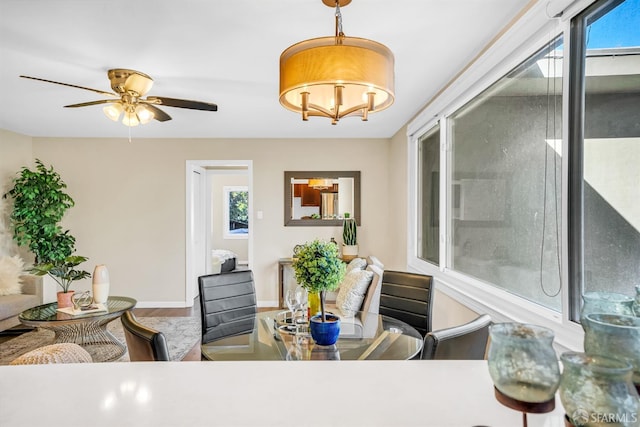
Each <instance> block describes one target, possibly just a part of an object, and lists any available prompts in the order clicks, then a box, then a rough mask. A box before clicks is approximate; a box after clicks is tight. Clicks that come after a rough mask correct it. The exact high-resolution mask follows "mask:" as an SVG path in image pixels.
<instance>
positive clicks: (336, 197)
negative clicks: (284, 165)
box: [291, 177, 354, 219]
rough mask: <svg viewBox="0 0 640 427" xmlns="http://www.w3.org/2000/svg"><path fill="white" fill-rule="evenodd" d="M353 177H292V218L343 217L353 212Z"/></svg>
mask: <svg viewBox="0 0 640 427" xmlns="http://www.w3.org/2000/svg"><path fill="white" fill-rule="evenodd" d="M353 182H354V180H353V178H323V177H318V178H309V179H306V178H292V179H291V187H292V191H291V194H292V198H293V200H292V204H291V218H292V219H342V218H344V213H345V212H347V213H353Z"/></svg>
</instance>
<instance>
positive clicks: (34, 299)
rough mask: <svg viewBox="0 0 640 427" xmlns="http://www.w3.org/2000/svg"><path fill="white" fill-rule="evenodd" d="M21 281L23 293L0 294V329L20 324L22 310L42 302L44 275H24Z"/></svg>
mask: <svg viewBox="0 0 640 427" xmlns="http://www.w3.org/2000/svg"><path fill="white" fill-rule="evenodd" d="M21 281H22V293H21V294H17V295H1V296H0V331H4V330H6V329H9V328H12V327H14V326H17V325H19V324H20V321H19V320H18V315H19V314H20V313H21V312H23V311H24V310H26V309H28V308H32V307H35V306H37V305H40V304H42V277H39V276H33V275H23V276H21Z"/></svg>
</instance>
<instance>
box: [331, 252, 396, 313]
mask: <svg viewBox="0 0 640 427" xmlns="http://www.w3.org/2000/svg"><path fill="white" fill-rule="evenodd" d="M366 261H367V267H366V270H368V271H371V272H372V273H373V278H372V279H371V284H370V285H369V287H368V289H367V293H366V294H365V297H364V301H362V305H361V306H360V311H361V312H365V313H372V314H378V310H379V308H380V291H381V289H382V273H383V271H384V265H383V264H382V263H381V262H380V260H378V258H376V257H375V256H368V257H367V258H366ZM338 292H339V289H338V290H336V291H334V292H331V293H330V294H329V295H327V306H328V307H329V310H330V311H334V312H338V314H340V313H339V312H340V309H339V308H338V307H336V305H335V302H336V296H337V293H338Z"/></svg>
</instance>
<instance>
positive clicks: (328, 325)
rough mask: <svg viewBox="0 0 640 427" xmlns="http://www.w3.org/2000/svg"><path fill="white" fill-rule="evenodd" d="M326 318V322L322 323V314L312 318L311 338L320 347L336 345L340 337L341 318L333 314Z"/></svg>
mask: <svg viewBox="0 0 640 427" xmlns="http://www.w3.org/2000/svg"><path fill="white" fill-rule="evenodd" d="M325 317H326V320H327V321H326V322H323V321H322V315H320V314H318V315H316V316H313V317H312V318H311V321H310V322H309V325H310V328H311V338H313V340H314V341H315V342H316V344H318V345H334V344H335V343H336V341H338V335H340V318H339V317H338V316H336V315H333V314H326V315H325Z"/></svg>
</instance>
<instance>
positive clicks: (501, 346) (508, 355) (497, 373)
mask: <svg viewBox="0 0 640 427" xmlns="http://www.w3.org/2000/svg"><path fill="white" fill-rule="evenodd" d="M489 334H490V335H491V344H490V346H489V354H488V364H489V374H490V375H491V379H492V380H493V384H494V385H495V387H496V388H497V389H498V391H500V392H501V393H502V394H504V395H506V396H508V397H510V398H512V399H515V400H518V401H521V402H528V403H542V402H547V401H549V400H552V399H554V396H555V392H556V390H557V389H558V385H559V384H560V368H559V365H558V359H557V358H556V352H555V351H554V350H553V347H552V344H553V337H554V335H553V331H552V330H551V329H547V328H544V327H542V326H536V325H527V324H521V323H497V324H495V325H491V327H490V328H489Z"/></svg>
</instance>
